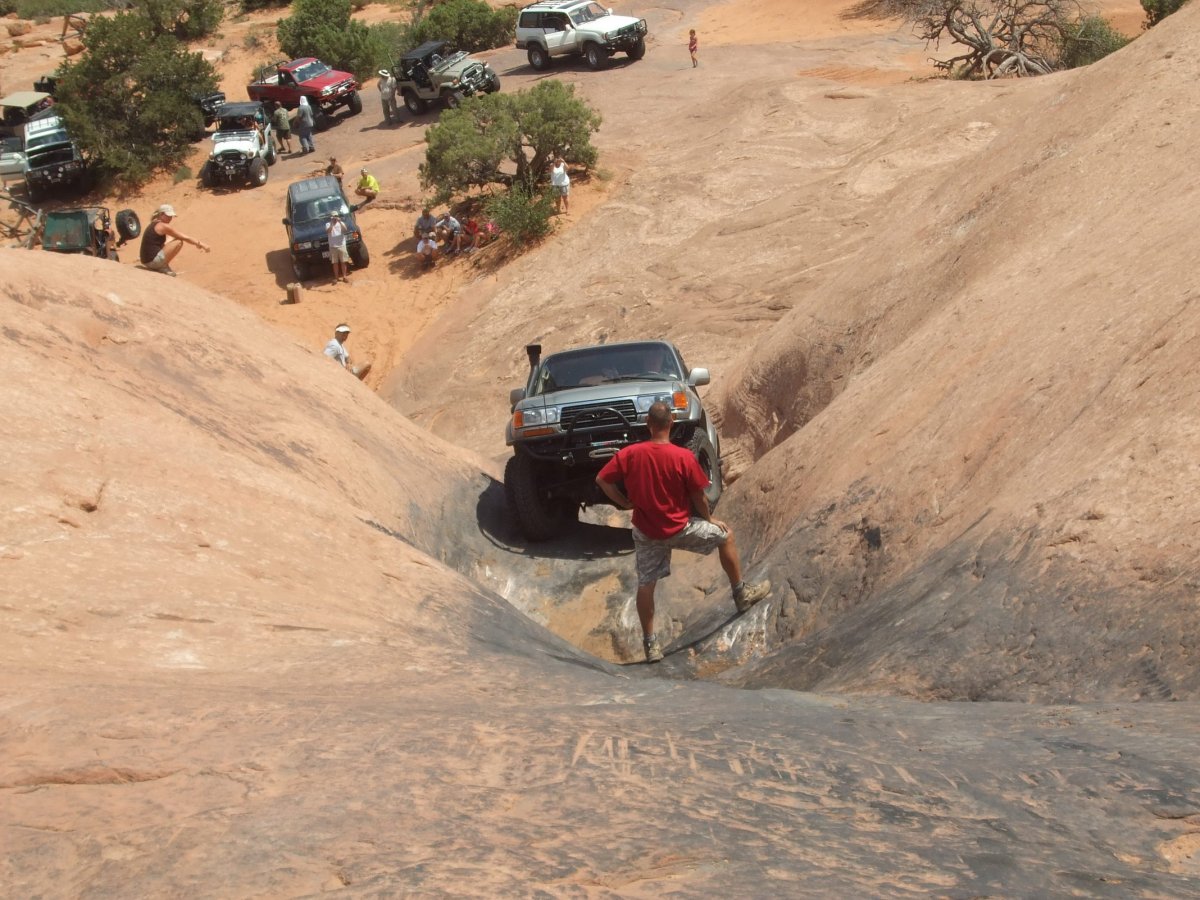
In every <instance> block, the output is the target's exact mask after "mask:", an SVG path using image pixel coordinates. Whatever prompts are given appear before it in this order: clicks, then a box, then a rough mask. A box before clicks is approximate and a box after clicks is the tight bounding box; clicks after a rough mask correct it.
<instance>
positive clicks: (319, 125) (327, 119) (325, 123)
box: [313, 107, 333, 131]
mask: <svg viewBox="0 0 1200 900" xmlns="http://www.w3.org/2000/svg"><path fill="white" fill-rule="evenodd" d="M332 125H333V117H332V116H330V115H329V113H327V112H325V110H323V109H321V108H320V107H317V108H316V109H314V110H313V131H325V130H327V129H328V128H329V127H330V126H332Z"/></svg>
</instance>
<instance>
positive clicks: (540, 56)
mask: <svg viewBox="0 0 1200 900" xmlns="http://www.w3.org/2000/svg"><path fill="white" fill-rule="evenodd" d="M527 56H528V57H529V65H531V66H533V68H535V69H537V70H538V71H539V72H544V71H545V70H546V69H548V68H550V54H549V53H547V52H546V48H545V47H543V46H541V45H540V44H534V45H533V46H532V47H530V48H529V53H528V54H527Z"/></svg>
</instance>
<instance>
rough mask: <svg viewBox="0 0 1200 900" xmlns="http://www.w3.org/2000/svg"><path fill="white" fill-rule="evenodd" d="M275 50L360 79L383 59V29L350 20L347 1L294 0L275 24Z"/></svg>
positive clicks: (385, 48)
mask: <svg viewBox="0 0 1200 900" xmlns="http://www.w3.org/2000/svg"><path fill="white" fill-rule="evenodd" d="M278 35H279V49H280V50H282V51H283V52H284V53H285V54H286V55H288V56H290V57H292V58H296V57H300V56H315V57H317V58H318V59H320V60H321V61H322V62H323V63H325V64H327V65H330V66H333V67H334V68H337V69H343V70H345V71H347V72H352V73H354V74H355V75H356V76H358V77H360V78H362V77H365V76H367V75H369V74H370V73H371V72H373V71H375V69H377V68H378V65H379V63H380V61H381V60H386V58H387V55H388V54H387V47H385V46H384V44H383V32H381V31H378V30H375V29H372V28H370V27H368V26H367V25H364V24H363V23H362V22H354V21H351V19H350V0H295V2H294V3H293V4H292V14H291V16H289V17H288V18H286V19H283V20H282V21H281V22H280V23H279V28H278Z"/></svg>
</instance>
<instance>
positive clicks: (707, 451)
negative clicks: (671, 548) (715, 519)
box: [688, 423, 723, 510]
mask: <svg viewBox="0 0 1200 900" xmlns="http://www.w3.org/2000/svg"><path fill="white" fill-rule="evenodd" d="M688 449H689V450H691V451H692V454H693V455H694V456H695V457H696V462H698V463H700V469H701V470H702V471H703V472H704V474H705V475H707V476H708V487H706V488H705V489H704V496H705V498H707V500H708V508H709V509H710V510H711V509H716V507H717V501H718V500H720V499H721V490H722V487H723V485H722V484H721V460H720V459H719V458H718V456H717V451H716V449H715V448H714V447H713V445H712V441H710V440H709V439H708V432H707V431H705V430H704V425H703V423H701V424H699V425H697V426H696V431H695V432H694V433H693V434H692V439H691V440H690V441H688Z"/></svg>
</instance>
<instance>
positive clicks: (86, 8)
mask: <svg viewBox="0 0 1200 900" xmlns="http://www.w3.org/2000/svg"><path fill="white" fill-rule="evenodd" d="M111 8H112V7H111V6H110V5H109V4H108V3H107V2H106V0H0V15H8V14H9V13H10V12H15V13H16V14H17V15H18V16H20V17H21V18H22V19H35V18H37V17H38V16H49V17H50V18H52V19H53V18H58V17H61V16H65V15H67V13H77V12H99V11H100V10H104V9H111Z"/></svg>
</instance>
